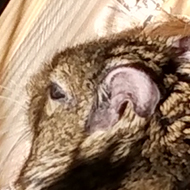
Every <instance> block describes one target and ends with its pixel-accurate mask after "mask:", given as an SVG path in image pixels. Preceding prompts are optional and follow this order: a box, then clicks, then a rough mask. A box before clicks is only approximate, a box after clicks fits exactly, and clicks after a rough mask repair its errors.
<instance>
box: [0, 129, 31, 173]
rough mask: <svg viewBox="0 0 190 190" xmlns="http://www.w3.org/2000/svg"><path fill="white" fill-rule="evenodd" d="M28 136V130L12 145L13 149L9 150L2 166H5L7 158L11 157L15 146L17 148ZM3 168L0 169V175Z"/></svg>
mask: <svg viewBox="0 0 190 190" xmlns="http://www.w3.org/2000/svg"><path fill="white" fill-rule="evenodd" d="M29 134H30V130H28V131H26V132H25V133H24V134H23V135H22V136H20V137H19V138H18V140H17V141H16V142H15V144H14V145H13V147H12V148H11V149H10V151H9V153H8V155H7V156H6V157H5V158H4V160H3V162H2V165H5V163H6V161H7V160H8V158H9V157H10V156H11V154H12V152H13V151H14V150H15V148H16V146H18V144H19V143H20V142H21V141H22V140H23V139H24V138H26V137H27V136H28V135H29ZM2 171H3V168H2V169H0V173H2Z"/></svg>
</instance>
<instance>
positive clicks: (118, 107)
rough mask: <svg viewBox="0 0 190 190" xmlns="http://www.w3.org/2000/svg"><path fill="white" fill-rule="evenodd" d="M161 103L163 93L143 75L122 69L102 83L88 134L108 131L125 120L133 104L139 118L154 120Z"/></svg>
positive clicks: (108, 76)
mask: <svg viewBox="0 0 190 190" xmlns="http://www.w3.org/2000/svg"><path fill="white" fill-rule="evenodd" d="M159 100H160V91H159V89H158V87H157V85H156V84H155V83H154V82H153V80H152V79H151V78H150V77H149V75H147V74H146V73H145V72H144V71H141V70H138V69H136V68H133V67H127V66H119V67H116V68H114V69H113V70H111V71H110V72H109V73H108V74H107V76H105V78H104V79H103V81H102V83H101V84H100V86H99V88H98V92H97V97H96V100H95V101H94V105H93V106H92V109H91V113H90V114H89V118H88V121H87V125H86V127H87V130H88V131H90V132H94V131H96V130H105V129H107V128H110V127H112V126H113V125H114V124H115V123H116V122H118V120H119V119H120V118H121V117H122V114H123V113H124V110H125V108H126V106H127V104H131V105H132V107H133V109H134V111H135V112H136V114H137V115H139V116H140V117H149V116H151V115H152V114H153V113H154V111H155V108H156V106H157V104H158V102H159Z"/></svg>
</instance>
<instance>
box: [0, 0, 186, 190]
mask: <svg viewBox="0 0 190 190" xmlns="http://www.w3.org/2000/svg"><path fill="white" fill-rule="evenodd" d="M109 1H110V0H40V1H39V0H32V1H31V0H11V1H10V3H9V4H8V6H7V8H6V9H5V11H4V12H3V14H2V16H1V17H0V39H1V40H0V52H1V54H0V189H1V187H3V186H4V185H7V184H9V183H10V182H11V181H12V180H13V179H14V177H15V174H16V173H15V172H16V171H18V168H19V167H20V163H22V160H23V159H25V157H26V156H27V152H28V150H29V147H30V133H29V129H28V126H27V120H26V117H25V112H26V107H27V106H26V101H27V95H26V91H25V84H26V82H27V80H28V78H29V77H30V76H31V75H32V74H33V73H34V72H35V71H36V70H37V69H38V67H39V66H40V64H42V63H43V62H44V61H48V60H49V59H50V58H51V57H52V56H53V54H54V52H55V51H57V50H58V49H62V48H64V47H65V46H68V45H72V44H75V43H79V42H83V41H84V40H89V39H92V38H94V37H96V34H95V32H94V22H95V20H96V18H97V16H98V15H99V13H100V12H101V11H102V8H104V7H105V5H106V4H107V3H108V2H109ZM131 1H132V0H131ZM189 6H190V3H189V1H188V0H167V1H166V3H165V4H164V8H165V9H166V10H167V11H170V12H172V13H174V14H183V13H184V14H186V15H188V16H189V12H190V11H189V10H190V9H189ZM171 8H172V9H171ZM171 10H172V11H171ZM15 147H16V148H15ZM10 152H11V154H10ZM18 155H22V156H20V157H18Z"/></svg>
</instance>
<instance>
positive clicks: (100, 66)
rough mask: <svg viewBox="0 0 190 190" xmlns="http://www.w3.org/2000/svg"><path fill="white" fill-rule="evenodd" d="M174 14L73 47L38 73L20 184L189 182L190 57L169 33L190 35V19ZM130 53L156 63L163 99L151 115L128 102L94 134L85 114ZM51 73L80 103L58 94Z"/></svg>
mask: <svg viewBox="0 0 190 190" xmlns="http://www.w3.org/2000/svg"><path fill="white" fill-rule="evenodd" d="M170 21H171V22H170ZM170 21H169V22H167V23H163V24H162V25H159V26H158V27H156V28H155V27H154V29H153V30H150V27H149V28H135V29H133V30H130V31H125V32H122V33H119V34H116V35H112V36H109V37H105V38H101V39H99V40H95V41H92V42H88V43H84V44H82V45H77V46H76V47H73V48H67V49H66V50H64V51H62V52H59V53H57V54H56V55H55V57H54V58H53V60H52V61H51V62H50V63H48V64H46V65H45V66H44V68H42V69H41V71H39V73H38V74H36V75H35V76H34V77H33V79H32V80H31V83H30V84H29V96H30V98H31V100H30V104H29V109H28V116H29V117H28V120H29V124H30V127H31V130H32V132H33V134H34V138H33V146H32V150H31V153H30V156H29V158H28V160H27V162H26V163H25V166H24V167H23V169H22V171H21V174H20V176H19V178H18V181H17V182H16V184H15V188H16V189H18V190H22V189H23V190H32V189H35V190H40V189H46V188H47V187H49V188H47V189H69V190H82V189H88V190H106V189H108V190H128V189H133V190H145V189H149V190H158V189H163V190H171V189H183V188H185V185H186V184H188V181H189V179H188V178H189V177H190V161H189V160H190V155H189V154H190V144H189V139H190V130H189V126H190V107H189V100H190V78H189V77H187V76H188V75H189V73H190V67H189V65H190V62H188V61H187V60H182V59H179V57H178V54H177V51H176V50H175V49H173V48H171V47H170V44H171V42H168V43H170V44H167V42H166V40H167V39H168V37H169V36H178V35H179V34H182V35H183V36H187V35H189V34H190V32H189V31H190V25H188V24H187V23H186V22H184V21H182V20H178V19H176V18H172V20H170ZM140 47H141V48H140ZM178 53H179V52H178ZM180 53H181V52H180ZM123 60H128V61H130V62H131V63H138V64H137V65H136V67H139V68H141V69H143V68H144V66H146V67H149V68H150V69H152V71H153V72H154V75H152V74H150V76H151V77H152V78H153V80H154V81H156V82H157V85H158V87H159V89H160V92H161V94H162V99H161V100H160V103H159V106H158V108H157V109H156V111H155V113H154V114H153V116H151V117H150V118H141V117H139V116H138V115H136V114H135V112H134V111H133V109H132V108H131V107H130V106H127V108H126V110H125V113H124V116H123V117H122V118H121V119H120V121H119V122H118V123H117V124H116V125H115V126H113V128H112V129H111V130H108V131H105V132H95V133H93V134H91V135H88V134H87V133H86V131H85V128H84V126H85V121H86V119H87V117H88V114H89V112H90V109H91V105H92V103H93V98H94V94H95V93H97V86H98V85H99V83H100V79H101V78H102V76H104V75H105V73H106V72H107V71H108V70H109V69H111V68H113V67H114V66H116V65H119V64H122V63H123ZM132 65H133V64H132ZM51 80H54V81H56V82H59V84H61V85H63V88H64V90H65V91H66V92H67V93H68V94H69V96H71V97H72V98H73V99H75V101H76V102H77V104H76V105H75V106H68V105H67V104H66V105H64V104H63V105H62V104H61V103H60V104H57V103H56V102H53V101H52V100H50V98H49V97H48V92H49V89H48V86H49V85H50V81H51Z"/></svg>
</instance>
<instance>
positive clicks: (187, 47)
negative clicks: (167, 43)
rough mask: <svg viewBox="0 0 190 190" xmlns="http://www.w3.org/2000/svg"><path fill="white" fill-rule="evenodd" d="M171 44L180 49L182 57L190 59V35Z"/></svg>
mask: <svg viewBox="0 0 190 190" xmlns="http://www.w3.org/2000/svg"><path fill="white" fill-rule="evenodd" d="M171 45H172V47H174V48H176V49H177V50H178V52H179V56H180V57H183V58H185V59H188V60H190V36H186V37H181V38H178V39H177V40H174V41H173V42H172V44H171Z"/></svg>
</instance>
